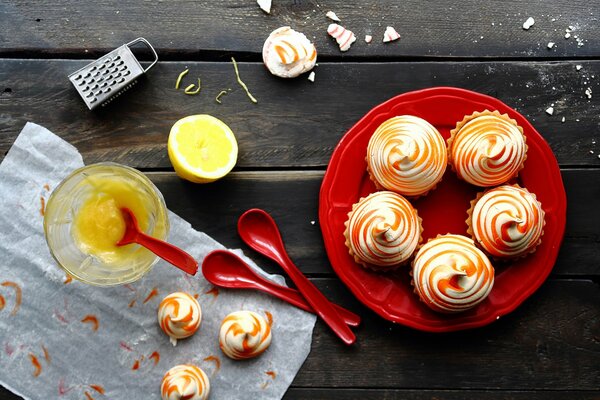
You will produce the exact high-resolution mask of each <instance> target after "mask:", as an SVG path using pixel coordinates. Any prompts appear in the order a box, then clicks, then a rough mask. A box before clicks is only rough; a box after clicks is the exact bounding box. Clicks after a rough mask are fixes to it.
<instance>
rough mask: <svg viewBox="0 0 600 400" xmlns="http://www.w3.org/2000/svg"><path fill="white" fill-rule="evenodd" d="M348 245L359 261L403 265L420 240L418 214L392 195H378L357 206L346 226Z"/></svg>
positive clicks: (391, 193) (360, 202)
mask: <svg viewBox="0 0 600 400" xmlns="http://www.w3.org/2000/svg"><path fill="white" fill-rule="evenodd" d="M347 229H348V235H347V236H348V241H349V243H348V245H349V247H350V249H351V250H352V252H353V253H354V255H355V256H356V257H358V258H359V259H360V260H362V261H364V262H366V263H368V264H372V265H375V266H381V267H391V266H395V265H399V264H402V263H403V262H405V261H406V260H408V259H409V258H410V256H412V254H413V252H414V251H415V249H416V248H417V245H418V244H419V239H420V237H421V223H420V219H419V216H418V215H417V210H415V209H414V208H413V207H412V205H411V204H410V203H409V202H408V200H406V199H405V198H404V197H402V196H400V195H399V194H397V193H394V192H390V191H383V192H375V193H372V194H370V195H369V196H367V197H365V198H364V199H362V200H361V201H359V202H358V203H357V204H355V205H354V207H353V210H352V212H351V213H350V214H349V220H348V222H347Z"/></svg>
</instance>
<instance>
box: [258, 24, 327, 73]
mask: <svg viewBox="0 0 600 400" xmlns="http://www.w3.org/2000/svg"><path fill="white" fill-rule="evenodd" d="M262 54H263V62H264V63H265V66H266V67H267V69H268V70H269V72H271V73H272V74H273V75H275V76H279V77H281V78H295V77H297V76H298V75H300V74H303V73H305V72H307V71H310V70H311V69H313V67H314V66H315V63H316V62H317V49H316V48H315V46H314V44H312V43H311V42H310V40H308V38H307V37H306V36H304V34H302V33H300V32H297V31H295V30H293V29H292V28H290V27H289V26H282V27H281V28H278V29H275V30H274V31H273V32H271V34H270V35H269V37H268V38H267V40H265V44H264V46H263V52H262Z"/></svg>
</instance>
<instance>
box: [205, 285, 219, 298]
mask: <svg viewBox="0 0 600 400" xmlns="http://www.w3.org/2000/svg"><path fill="white" fill-rule="evenodd" d="M204 294H210V295H212V296H214V297H215V299H216V298H217V297H219V288H217V287H213V288H212V289H210V290H207V291H206V292H204Z"/></svg>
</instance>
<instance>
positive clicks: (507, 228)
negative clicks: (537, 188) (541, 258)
mask: <svg viewBox="0 0 600 400" xmlns="http://www.w3.org/2000/svg"><path fill="white" fill-rule="evenodd" d="M544 215H545V214H544V210H542V206H541V204H540V203H539V202H538V201H537V200H536V198H535V195H533V194H532V193H530V192H529V191H527V190H526V189H523V188H521V187H519V186H508V185H505V186H500V187H498V188H495V189H492V190H490V191H488V192H486V193H485V194H484V195H483V196H482V197H481V198H480V199H479V200H478V201H477V202H476V203H475V206H474V207H473V213H472V219H471V228H472V230H473V235H474V236H475V240H477V242H478V243H479V244H480V245H481V246H482V247H483V249H484V250H485V251H487V252H488V253H489V254H491V255H492V256H494V257H515V256H520V255H524V254H526V253H528V252H529V251H531V250H533V249H534V248H535V247H536V246H537V245H538V244H539V243H540V238H541V236H542V233H543V229H544Z"/></svg>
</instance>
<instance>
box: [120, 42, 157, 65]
mask: <svg viewBox="0 0 600 400" xmlns="http://www.w3.org/2000/svg"><path fill="white" fill-rule="evenodd" d="M140 42H141V43H144V44H145V45H146V46H148V48H149V49H150V50H151V51H152V54H154V61H153V62H152V64H150V65H149V66H148V68H146V69H145V70H144V73H146V72H148V70H149V69H150V68H152V67H153V66H154V64H156V62H157V61H158V54H156V50H154V47H152V45H151V44H150V42H148V41H147V40H146V39H144V38H143V37H139V38H137V39H134V40H132V41H131V42H129V43H127V44H126V46H127V47H131V46H133V45H135V44H137V43H140Z"/></svg>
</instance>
